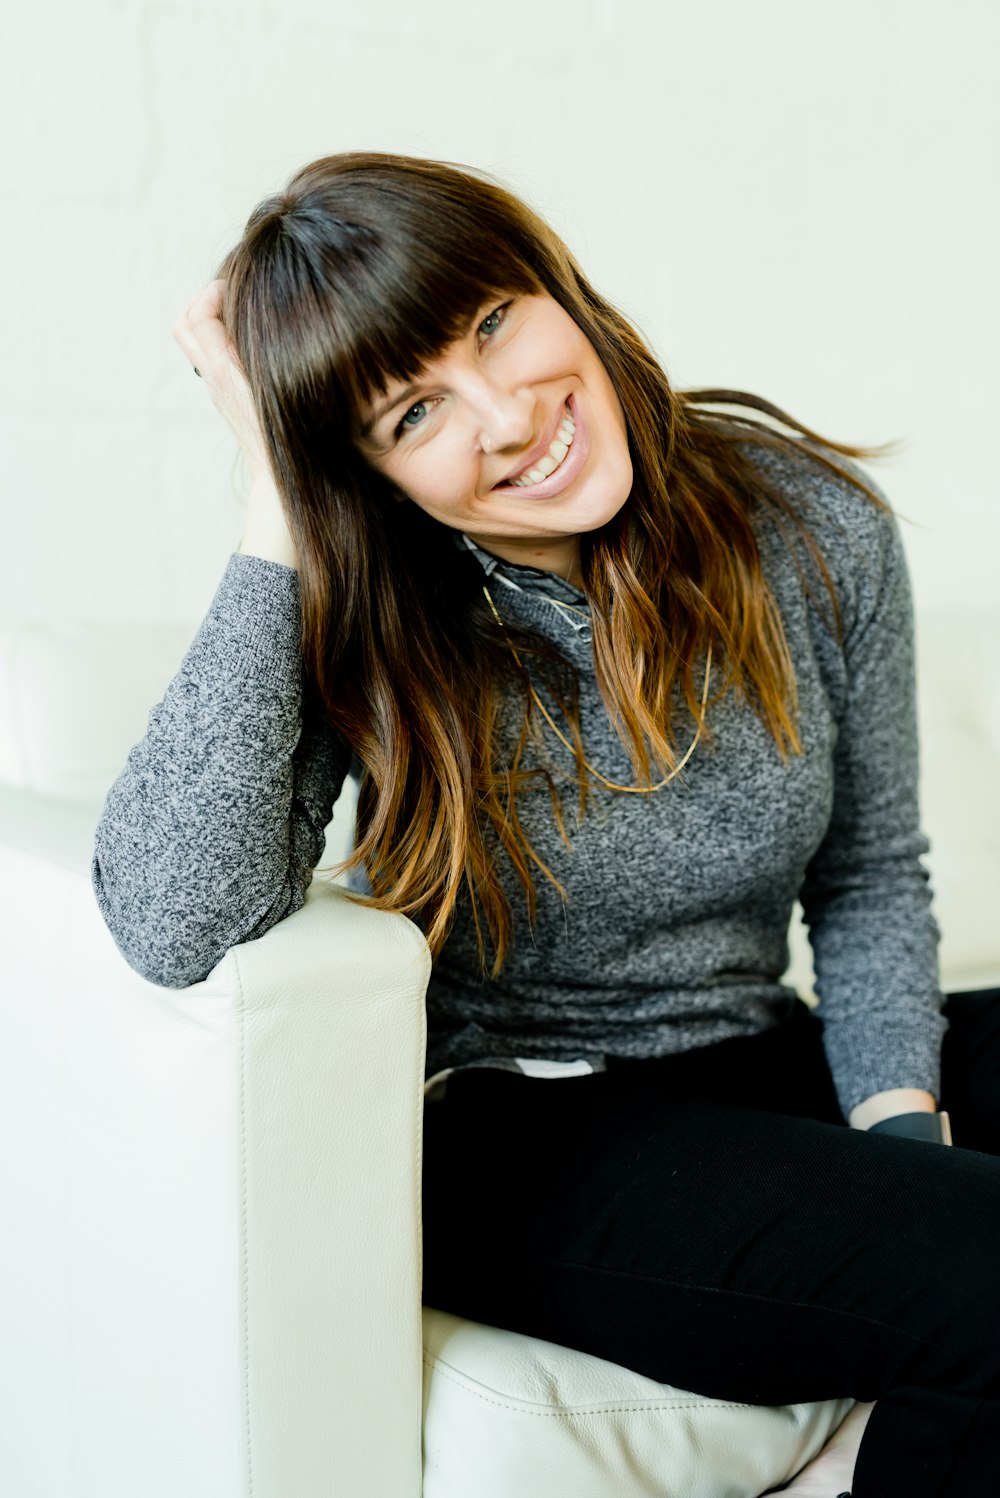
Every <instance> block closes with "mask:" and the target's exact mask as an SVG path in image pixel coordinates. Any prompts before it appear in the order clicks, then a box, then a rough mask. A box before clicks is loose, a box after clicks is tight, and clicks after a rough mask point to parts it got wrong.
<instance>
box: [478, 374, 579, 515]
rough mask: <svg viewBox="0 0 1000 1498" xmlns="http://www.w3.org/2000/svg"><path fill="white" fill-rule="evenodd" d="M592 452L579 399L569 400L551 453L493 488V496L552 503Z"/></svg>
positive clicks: (571, 480) (551, 446) (550, 446)
mask: <svg viewBox="0 0 1000 1498" xmlns="http://www.w3.org/2000/svg"><path fill="white" fill-rule="evenodd" d="M589 451H590V438H589V434H588V432H587V427H586V424H585V423H584V422H583V421H582V419H581V416H580V411H579V407H578V406H577V404H576V397H575V396H573V395H571V396H569V397H568V399H567V401H566V404H565V408H564V410H563V415H562V420H561V421H560V424H559V427H558V428H557V430H556V433H555V436H554V438H553V439H552V441H551V443H550V444H549V448H548V451H547V452H546V453H545V454H544V456H542V457H541V458H536V459H535V461H534V462H533V463H532V464H531V467H530V468H523V469H522V470H521V471H520V473H517V474H513V475H511V477H510V478H507V479H504V480H503V482H502V483H499V484H496V485H495V486H494V489H493V492H494V494H496V493H500V494H510V495H514V494H516V495H517V496H518V498H519V499H550V498H551V497H552V496H553V495H555V494H561V493H562V491H563V490H564V489H566V488H567V487H568V486H569V485H570V484H571V483H572V482H573V480H574V479H575V478H576V476H577V474H578V473H579V472H580V470H581V468H582V467H583V465H584V463H585V462H586V461H587V454H588V453H589Z"/></svg>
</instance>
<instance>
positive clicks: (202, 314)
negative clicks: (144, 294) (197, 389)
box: [171, 281, 235, 384]
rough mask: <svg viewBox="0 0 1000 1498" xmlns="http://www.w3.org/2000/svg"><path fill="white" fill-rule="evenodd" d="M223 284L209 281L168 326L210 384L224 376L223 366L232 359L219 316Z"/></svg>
mask: <svg viewBox="0 0 1000 1498" xmlns="http://www.w3.org/2000/svg"><path fill="white" fill-rule="evenodd" d="M225 285H226V283H225V282H224V281H210V282H209V283H208V285H207V286H205V287H204V288H203V289H202V290H201V291H199V292H198V293H197V294H196V295H195V296H193V297H192V298H191V300H190V301H189V302H188V303H187V305H186V306H185V307H184V309H183V311H182V312H181V314H180V316H179V317H178V319H177V321H176V322H175V323H174V326H173V329H172V330H171V331H172V333H173V336H174V339H175V340H176V342H177V343H178V344H179V345H180V348H181V351H182V352H183V354H184V357H185V358H186V359H187V360H188V362H189V363H190V364H193V365H194V366H195V368H196V369H197V370H198V372H199V374H200V375H202V377H203V378H204V379H207V380H208V382H209V383H210V384H213V383H216V382H217V381H218V380H219V379H220V378H224V376H225V374H226V373H228V369H227V366H231V365H232V364H233V363H234V362H235V359H234V355H233V350H232V345H231V343H230V341H229V337H228V334H227V333H226V329H225V328H224V327H223V325H222V321H221V316H220V314H221V311H222V296H223V292H224V290H225Z"/></svg>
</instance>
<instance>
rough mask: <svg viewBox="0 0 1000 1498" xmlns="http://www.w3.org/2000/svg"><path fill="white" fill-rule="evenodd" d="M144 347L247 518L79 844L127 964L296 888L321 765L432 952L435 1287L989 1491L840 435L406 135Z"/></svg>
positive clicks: (877, 556) (967, 1111) (997, 1097)
mask: <svg viewBox="0 0 1000 1498" xmlns="http://www.w3.org/2000/svg"><path fill="white" fill-rule="evenodd" d="M177 336H178V340H179V341H180V342H181V344H182V346H183V347H184V349H185V352H186V353H187V354H188V356H189V358H190V360H191V363H193V364H195V365H196V366H197V368H198V369H199V371H200V372H201V373H202V375H203V376H204V381H203V383H204V385H205V387H206V388H207V389H208V390H209V391H210V393H211V395H212V397H213V399H214V400H215V401H216V404H217V405H218V406H219V408H220V410H221V411H223V413H224V414H226V415H227V416H228V417H229V419H230V420H231V422H232V424H233V426H234V427H235V428H236V430H237V432H238V433H239V434H240V440H241V442H242V443H243V445H244V447H245V448H246V451H247V453H248V456H249V457H250V459H251V463H252V466H253V468H254V471H255V473H256V474H257V482H256V484H255V489H254V491H253V492H254V493H256V494H258V495H260V496H263V499H262V504H264V505H265V507H266V506H267V505H272V506H273V508H271V509H270V510H269V511H268V514H269V516H270V519H269V520H268V525H270V526H271V529H270V531H269V533H268V539H267V542H266V544H265V545H263V547H261V548H259V549H258V550H256V551H255V550H254V548H253V546H252V545H251V546H248V545H247V544H246V541H247V537H246V534H245V535H244V545H243V546H242V547H241V550H240V552H239V553H237V554H235V555H234V556H233V557H232V558H231V559H230V562H229V566H228V567H227V571H226V575H225V577H224V579H223V581H222V584H221V585H220V589H219V593H218V595H217V597H216V599H215V600H214V602H213V606H212V609H211V611H210V614H209V617H208V618H207V620H206V622H205V625H204V627H203V629H202V631H201V632H200V634H199V636H198V639H197V640H196V642H195V643H194V645H193V646H192V648H191V651H190V652H189V654H188V656H187V657H186V659H185V663H184V666H183V667H182V670H181V672H180V673H179V675H178V678H177V679H176V681H175V682H174V683H172V685H171V688H170V689H169V691H168V694H167V698H166V699H165V701H164V703H163V704H162V705H161V707H160V709H158V710H157V712H156V713H155V714H154V715H153V716H152V717H151V720H150V730H149V733H148V734H147V737H146V739H145V740H144V741H143V743H142V744H141V745H139V746H137V748H136V749H135V750H133V752H132V754H131V755H130V756H129V762H128V765H127V766H126V769H125V770H124V771H123V773H122V776H121V777H120V780H119V781H118V782H116V785H115V786H114V787H113V788H112V791H111V793H110V795H109V798H108V803H107V806H106V808H105V814H104V817H103V818H102V822H101V825H100V827H99V829H98V837H97V848H96V852H95V859H94V885H95V890H96V892H97V896H98V900H99V902H100V904H101V908H102V910H103V911H104V912H105V916H106V919H107V920H108V923H109V925H110V926H111V928H112V930H113V931H114V932H115V935H116V939H117V940H118V942H119V945H120V946H121V948H122V950H123V951H124V952H126V953H131V954H132V955H131V957H130V959H129V960H130V961H133V963H134V964H135V965H137V966H138V967H139V968H140V970H141V971H144V972H145V973H146V974H147V975H148V976H151V977H153V978H154V981H157V982H166V983H168V984H172V985H173V986H177V987H181V986H185V985H186V984H188V983H191V982H194V981H195V980H196V978H200V977H204V976H205V975H206V974H207V973H208V972H209V971H210V970H211V968H212V967H213V966H214V964H215V963H216V962H217V961H218V960H219V958H220V957H221V956H222V954H223V952H224V951H225V950H227V948H228V947H229V946H230V945H232V944H233V943H234V942H235V941H243V940H248V939H250V938H252V937H256V936H260V935H262V934H263V933H264V931H266V930H267V929H268V928H269V927H270V926H273V925H274V924H275V923H276V922H277V921H279V920H281V919H282V918H283V917H284V916H285V915H287V914H289V913H291V912H293V911H295V910H297V909H298V908H299V907H300V906H301V904H302V902H303V900H304V898H305V891H306V887H307V885H308V883H309V880H310V878H311V876H312V871H313V869H314V868H315V867H316V866H317V861H318V859H319V858H320V856H321V853H322V849H323V833H324V828H325V827H326V825H327V823H328V821H329V819H330V814H331V809H332V806H333V803H334V801H335V800H336V799H337V797H338V795H339V794H340V792H341V789H342V787H343V785H344V782H345V778H346V776H347V771H348V766H349V765H350V764H351V763H352V756H353V762H354V764H355V766H356V774H357V775H358V778H359V795H358V811H357V822H356V828H355V845H354V848H353V851H352V853H351V854H350V856H349V857H348V858H347V859H346V860H345V861H344V862H343V863H342V864H341V865H340V866H339V867H340V868H341V869H346V871H347V872H348V875H349V879H350V885H351V889H350V893H349V895H348V898H352V899H356V900H359V901H362V902H365V903H368V904H372V905H375V906H377V907H379V908H381V909H388V910H395V911H402V912H404V913H406V914H407V915H409V916H411V917H412V919H413V920H414V921H415V922H416V923H418V924H419V925H420V927H421V928H422V930H423V932H424V934H425V936H426V939H427V943H428V945H429V948H430V952H431V955H432V957H433V966H432V971H431V976H430V980H429V983H428V988H427V1058H426V1063H427V1076H426V1079H425V1085H426V1089H427V1103H428V1105H427V1108H426V1112H425V1131H424V1136H423V1137H424V1152H423V1180H422V1188H423V1190H422V1202H423V1212H424V1222H423V1226H424V1239H423V1243H424V1257H423V1270H424V1297H425V1300H426V1301H427V1302H428V1303H429V1304H431V1305H436V1306H438V1307H439V1308H440V1309H443V1310H450V1311H453V1312H454V1313H455V1314H457V1315H459V1316H466V1317H469V1318H470V1319H472V1320H478V1321H483V1322H486V1323H489V1324H491V1325H494V1326H498V1327H509V1328H512V1329H514V1330H520V1331H524V1332H527V1333H529V1334H532V1335H534V1336H537V1337H541V1338H544V1339H547V1340H549V1341H553V1342H564V1343H565V1344H566V1345H568V1346H571V1347H576V1348H579V1349H580V1350H582V1351H585V1352H589V1353H592V1354H594V1355H595V1356H597V1357H601V1358H604V1359H606V1360H609V1361H612V1362H618V1363H622V1364H624V1365H625V1366H627V1367H630V1368H633V1369H635V1370H636V1371H638V1372H641V1373H645V1374H646V1375H647V1376H649V1377H652V1378H654V1379H657V1380H659V1381H661V1382H664V1383H669V1384H673V1385H676V1386H678V1387H680V1388H687V1389H690V1390H692V1391H696V1392H697V1393H700V1394H707V1395H714V1396H720V1397H723V1398H727V1399H734V1400H737V1401H740V1402H749V1403H764V1404H783V1403H789V1402H797V1401H800V1400H811V1399H825V1398H833V1397H842V1396H849V1397H852V1398H854V1399H856V1400H858V1401H861V1403H860V1404H859V1405H858V1407H857V1410H856V1412H855V1413H854V1414H853V1415H852V1416H851V1418H850V1420H849V1421H847V1422H845V1424H844V1427H843V1429H842V1430H841V1432H840V1434H839V1436H838V1437H837V1439H836V1440H835V1441H834V1442H833V1443H832V1444H831V1445H830V1447H829V1448H828V1450H827V1451H826V1452H825V1453H823V1454H821V1455H820V1457H819V1458H818V1459H817V1461H816V1462H815V1463H813V1464H812V1465H811V1466H810V1468H808V1469H807V1470H805V1471H804V1472H802V1473H800V1474H798V1476H797V1477H795V1480H794V1482H793V1484H792V1486H791V1487H789V1488H787V1491H788V1492H789V1493H791V1494H796V1495H798V1498H834V1495H835V1494H837V1493H842V1492H843V1491H844V1490H845V1489H846V1488H847V1487H848V1486H853V1490H854V1495H855V1498H887V1495H896V1494H904V1493H905V1494H906V1495H907V1498H930V1495H932V1494H933V1495H934V1498H970V1495H972V1494H976V1495H978V1494H985V1493H988V1492H992V1491H993V1487H994V1485H995V1480H996V1472H997V1470H998V1469H1000V1275H998V1274H997V1273H996V1268H997V1264H996V1251H995V1242H996V1224H997V1222H998V1221H1000V1168H998V1165H997V1161H996V1158H995V1157H996V1155H997V1154H998V1153H1000V1003H998V999H1000V995H997V994H994V993H990V994H984V995H954V996H951V997H950V998H949V999H948V1000H947V1002H945V1000H944V997H943V996H942V994H941V992H940V989H939V986H938V977H937V965H936V943H937V937H938V932H937V927H936V924H935V921H934V917H933V915H932V913H931V908H930V895H929V889H928V883H927V874H926V870H925V869H924V867H923V864H922V862H921V857H922V855H923V854H924V853H925V852H926V850H927V841H926V839H925V838H924V836H923V834H922V832H921V829H920V819H919V805H918V783H917V765H918V757H917V744H916V714H915V681H914V660H913V627H912V609H911V600H910V592H909V580H908V573H907V569H906V559H905V555H904V552H903V548H902V543H901V540H900V536H899V531H898V527H897V525H896V523H895V518H894V516H893V514H892V511H891V508H890V506H889V504H888V502H887V501H886V499H885V498H884V496H883V495H882V494H881V492H880V491H879V490H878V489H877V488H875V487H874V486H873V485H872V483H871V481H870V480H869V479H868V478H867V477H866V475H865V473H864V471H863V470H862V469H860V468H859V467H858V466H857V465H856V463H854V462H853V461H851V460H852V459H854V458H858V457H865V456H874V455H875V452H876V450H871V449H862V448H857V447H848V446H846V445H844V444H840V443H835V442H831V441H829V440H827V439H824V438H821V437H819V436H818V435H817V434H816V433H814V432H812V431H810V430H809V429H808V428H807V427H805V426H803V425H802V424H801V423H799V422H797V421H796V420H795V419H794V418H793V417H792V416H789V415H788V414H787V413H785V412H783V411H781V410H780V409H779V408H777V407H775V406H773V405H771V404H770V403H769V402H767V401H766V400H764V399H762V398H760V397H758V396H755V395H750V394H746V393H743V392H739V391H720V390H696V391H691V390H688V391H683V390H674V389H673V388H672V387H671V385H670V383H669V382H668V379H667V377H666V375H665V373H664V371H663V369H662V368H661V367H660V365H659V363H658V362H657V360H656V359H655V357H654V356H653V354H652V353H651V351H650V350H649V349H648V348H647V347H646V345H645V343H644V342H643V340H642V339H641V338H640V336H639V335H638V333H637V332H636V331H635V329H634V328H632V327H631V326H630V324H629V323H628V322H627V320H626V319H625V318H624V317H622V315H621V314H620V313H619V312H617V311H616V310H615V308H614V307H613V306H612V305H611V303H610V302H609V301H607V300H606V299H605V298H604V297H603V296H602V295H601V294H600V293H599V292H598V291H597V290H596V289H595V288H594V287H593V286H592V285H591V283H590V282H589V281H588V279H587V278H586V276H585V275H584V273H583V271H582V270H581V268H580V266H579V265H578V264H577V262H576V260H575V259H574V257H573V256H572V254H571V253H570V251H569V250H568V248H567V247H566V245H565V244H564V243H563V242H562V240H561V239H560V238H559V237H558V236H557V235H556V234H555V233H554V232H553V230H552V229H551V228H550V227H549V226H548V225H547V224H545V223H544V222H543V221H542V220H541V219H540V218H539V217H538V216H537V215H536V214H534V213H533V212H532V211H531V210H530V209H529V208H528V207H527V206H526V205H525V204H524V203H522V202H520V201H519V200H518V199H517V198H516V197H514V196H513V195H512V194H511V193H509V192H508V191H507V190H506V189H505V188H503V187H502V186H500V185H498V184H496V183H494V182H492V181H490V180H489V179H488V178H486V177H485V176H484V175H483V174H479V173H475V172H472V171H469V170H465V169H460V168H457V167H455V166H452V165H448V164H445V163H441V162H435V161H425V160H419V159H415V158H411V157H399V156H387V155H383V154H367V153H350V154H346V155H340V156H331V157H326V158H324V159H322V160H319V161H316V162H313V163H312V164H311V165H309V166H306V167H305V168H303V170H302V171H300V172H298V173H297V174H296V175H295V176H294V177H293V178H292V180H291V182H290V183H289V184H288V186H287V187H286V188H285V190H284V191H283V192H280V193H278V194H276V195H275V196H274V197H271V198H269V199H267V201H265V202H264V203H262V204H260V206H259V207H258V208H257V209H256V210H255V211H254V213H253V214H252V215H251V217H250V219H249V222H248V224H247V226H246V229H245V232H244V234H243V235H242V237H241V239H240V241H239V243H238V244H237V245H236V246H235V247H234V248H233V250H232V251H231V252H230V253H229V254H228V255H227V256H226V258H225V260H224V262H223V264H222V266H221V268H220V273H219V278H218V279H217V281H216V282H214V283H213V285H212V288H210V290H209V292H206V293H205V294H204V295H203V298H201V299H197V300H196V302H195V303H194V304H192V307H191V308H190V309H189V312H188V314H187V315H186V316H185V317H184V318H183V319H182V320H181V322H180V323H179V325H178V329H177ZM272 537H274V538H276V539H275V540H274V543H273V546H272V542H271V538H272ZM574 802H575V806H574ZM574 810H575V813H576V814H575V816H574V815H572V813H573V811H574ZM150 824H151V825H152V826H153V827H154V828H155V829H157V832H158V831H159V829H161V828H162V827H164V826H168V827H170V829H171V831H172V836H171V837H170V838H163V837H162V836H159V835H156V836H152V835H150V833H149V826H150ZM539 876H541V877H539ZM796 898H798V899H799V900H800V901H801V903H802V906H803V908H804V911H805V915H806V920H807V923H808V925H809V928H810V940H811V942H812V946H813V954H814V958H815V968H816V975H817V989H818V993H819V997H820V1005H819V1012H818V1014H817V1013H814V1012H813V1011H812V1010H811V1009H809V1008H807V1006H806V1005H805V1004H804V1003H802V1002H801V1001H800V1000H799V998H798V997H797V996H796V995H795V994H794V992H793V991H792V990H790V989H789V988H788V987H787V986H786V985H785V984H784V983H783V981H782V974H783V972H784V970H785V967H786V963H787V957H788V947H787V929H788V923H789V917H790V915H791V911H792V906H793V903H794V901H795V900H796ZM151 953H153V954H155V955H153V956H151V955H150V954H151ZM330 1002H331V1003H334V1002H336V996H334V995H331V996H330ZM946 1030H947V1034H945V1031H946ZM942 1102H943V1103H944V1104H946V1105H947V1106H948V1107H949V1108H950V1110H951V1111H952V1112H953V1113H954V1117H955V1142H956V1145H957V1146H958V1147H957V1148H953V1149H947V1148H942V1145H943V1144H945V1143H947V1140H948V1131H947V1124H946V1118H945V1116H944V1115H942V1114H941V1113H939V1111H938V1105H939V1103H942ZM869 1130H871V1132H869ZM886 1135H888V1136H889V1137H885V1136H886ZM894 1136H902V1137H894ZM872 1404H874V1410H872V1408H871V1406H872ZM869 1416H870V1419H869V1418H868V1417H869ZM866 1422H867V1423H866ZM862 1432H863V1439H861V1444H860V1453H859V1454H858V1443H859V1439H860V1438H861V1437H862ZM856 1454H857V1465H856V1467H855V1456H856ZM731 1486H732V1485H731V1484H730V1483H729V1481H728V1479H727V1477H726V1474H725V1473H720V1474H719V1490H720V1491H723V1490H725V1491H730V1490H731Z"/></svg>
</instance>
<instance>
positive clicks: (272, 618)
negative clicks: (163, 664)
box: [92, 553, 351, 988]
mask: <svg viewBox="0 0 1000 1498" xmlns="http://www.w3.org/2000/svg"><path fill="white" fill-rule="evenodd" d="M350 758H351V756H350V750H349V749H348V748H347V746H346V745H344V744H342V743H341V742H340V741H338V740H336V739H335V738H334V736H333V734H332V732H331V731H330V729H329V726H328V724H327V723H326V721H325V720H324V719H321V718H320V717H319V716H314V717H310V718H303V712H302V686H301V657H300V646H299V604H298V574H297V573H296V572H295V571H293V570H292V569H291V568H289V567H285V566H282V565H281V564H279V563H276V562H271V561H267V560H264V559H262V558H259V557H255V556H249V555H243V554H241V553H234V554H233V555H232V556H231V557H230V559H229V564H228V566H227V568H226V571H225V574H224V576H223V578H222V581H221V583H220V585H219V588H218V591H217V593H216V595H215V598H214V600H213V602H212V605H211V607H210V609H209V611H208V614H207V616H206V618H205V620H204V622H203V623H202V625H201V628H200V629H199V630H198V633H197V635H196V636H195V639H194V641H193V643H192V645H191V647H190V648H189V650H188V652H187V654H186V655H185V657H184V660H183V663H182V665H181V668H180V670H179V672H178V673H177V675H176V676H175V677H174V679H173V681H172V682H171V683H170V686H169V687H168V688H167V692H166V695H165V696H164V698H163V700H162V702H160V703H159V704H158V706H156V707H155V708H153V710H152V712H151V713H150V716H149V727H148V731H147V733H146V736H145V738H143V740H142V741H141V742H140V743H139V744H137V745H136V746H135V748H133V749H132V751H131V752H130V754H129V756H128V759H127V762H126V764H125V768H124V769H123V770H122V772H121V774H120V775H119V776H118V779H117V780H116V781H115V783H114V784H113V786H112V787H111V790H110V792H109V793H108V797H107V800H106V802H105V806H104V810H103V813H102V815H101V819H100V822H99V825H98V828H97V836H96V844H95V851H94V858H93V864H92V878H93V885H94V892H95V895H96V897H97V901H98V904H99V906H100V908H101V912H102V914H103V916H104V919H105V922H106V923H107V926H108V929H109V930H110V932H111V934H112V936H113V937H114V939H115V942H116V944H117V946H118V947H119V949H120V951H121V952H122V955H123V956H124V957H125V959H126V960H127V961H128V962H129V964H130V965H131V966H132V967H133V968H135V970H136V971H137V972H139V973H141V975H142V976H143V977H144V978H147V979H149V980H150V981H151V982H153V983H159V984H162V985H163V986H165V987H168V988H184V987H186V986H187V985H188V984H191V983H195V982H198V981H199V980H201V979H202V978H204V977H205V976H206V975H207V974H208V972H209V971H210V970H211V969H212V968H213V967H214V966H215V964H216V963H217V962H218V961H219V960H220V959H221V958H222V957H223V956H224V955H225V953H226V952H227V951H228V950H229V948H230V947H232V946H235V945H236V944H237V943H239V942H243V941H249V940H250V939H252V938H254V937H258V936H262V935H263V934H264V932H265V931H267V930H269V929H270V927H271V926H273V925H274V924H275V923H276V922H277V921H279V920H281V919H282V918H283V917H284V916H286V915H291V914H292V913H293V911H295V910H298V909H299V907H300V906H301V905H302V903H303V901H304V899H305V891H306V889H307V887H308V885H309V882H310V880H311V877H312V875H311V870H312V868H313V867H314V865H315V864H316V862H317V861H318V859H319V858H320V856H321V854H322V848H323V832H324V829H325V827H326V825H327V823H328V822H329V820H330V816H331V814H332V808H333V804H334V802H335V800H336V798H337V796H338V795H339V794H340V791H341V788H342V786H343V784H344V780H345V778H346V775H347V771H348V768H349V765H350Z"/></svg>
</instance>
